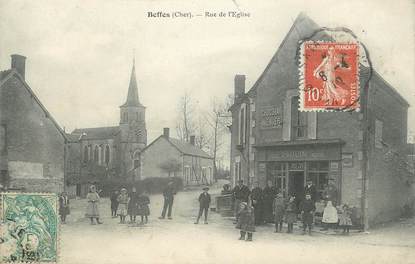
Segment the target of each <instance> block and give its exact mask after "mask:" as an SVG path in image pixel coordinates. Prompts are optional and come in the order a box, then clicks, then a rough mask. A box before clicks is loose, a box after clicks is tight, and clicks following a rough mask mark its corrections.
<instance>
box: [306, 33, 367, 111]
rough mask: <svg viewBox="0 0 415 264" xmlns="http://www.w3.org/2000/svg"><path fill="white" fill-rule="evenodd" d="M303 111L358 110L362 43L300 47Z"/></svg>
mask: <svg viewBox="0 0 415 264" xmlns="http://www.w3.org/2000/svg"><path fill="white" fill-rule="evenodd" d="M300 48H301V60H302V63H301V64H300V65H301V66H300V72H301V77H302V78H301V80H300V85H299V87H300V110H301V111H359V109H360V103H359V95H360V86H359V44H358V43H353V42H336V41H333V42H317V41H305V42H303V43H302V44H301V47H300Z"/></svg>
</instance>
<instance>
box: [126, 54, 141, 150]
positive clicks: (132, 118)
mask: <svg viewBox="0 0 415 264" xmlns="http://www.w3.org/2000/svg"><path fill="white" fill-rule="evenodd" d="M145 109H146V108H145V107H144V105H142V104H141V103H140V100H139V97H138V87H137V80H136V76H135V59H134V60H133V68H132V70H131V76H130V84H129V86H128V94H127V100H126V102H125V103H124V104H123V105H121V106H120V130H121V143H122V144H126V146H125V147H127V149H129V151H130V152H131V151H132V152H136V151H137V150H138V149H139V150H141V149H143V148H144V147H145V146H146V145H147V130H146V121H145ZM127 149H126V150H127Z"/></svg>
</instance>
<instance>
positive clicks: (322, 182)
mask: <svg viewBox="0 0 415 264" xmlns="http://www.w3.org/2000/svg"><path fill="white" fill-rule="evenodd" d="M307 169H308V173H307V180H312V181H313V183H314V185H315V186H316V187H317V191H318V193H319V194H320V197H321V195H322V193H323V191H324V188H325V186H326V185H327V184H328V182H329V162H328V161H318V162H308V164H307Z"/></svg>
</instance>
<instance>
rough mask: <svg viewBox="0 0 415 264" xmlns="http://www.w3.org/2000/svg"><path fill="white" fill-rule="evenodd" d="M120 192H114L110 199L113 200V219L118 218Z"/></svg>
mask: <svg viewBox="0 0 415 264" xmlns="http://www.w3.org/2000/svg"><path fill="white" fill-rule="evenodd" d="M118 195H119V193H118V191H113V192H112V194H111V197H110V200H111V216H112V218H115V217H117V208H118V201H117V199H118Z"/></svg>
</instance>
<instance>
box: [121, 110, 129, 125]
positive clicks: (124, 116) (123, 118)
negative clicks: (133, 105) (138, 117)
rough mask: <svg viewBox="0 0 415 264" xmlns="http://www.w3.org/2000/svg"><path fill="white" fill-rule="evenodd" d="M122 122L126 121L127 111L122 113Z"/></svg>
mask: <svg viewBox="0 0 415 264" xmlns="http://www.w3.org/2000/svg"><path fill="white" fill-rule="evenodd" d="M122 122H123V123H127V122H128V113H127V112H124V113H123V114H122Z"/></svg>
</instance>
